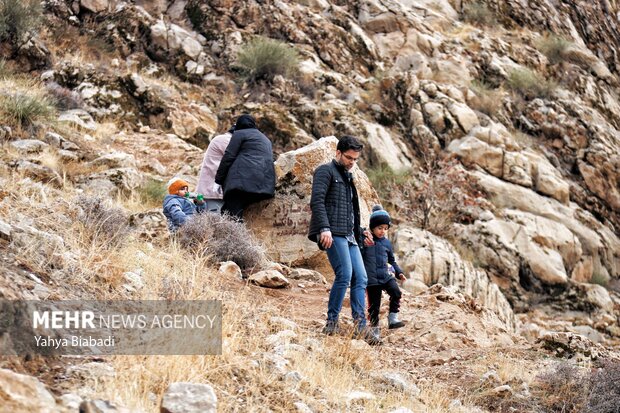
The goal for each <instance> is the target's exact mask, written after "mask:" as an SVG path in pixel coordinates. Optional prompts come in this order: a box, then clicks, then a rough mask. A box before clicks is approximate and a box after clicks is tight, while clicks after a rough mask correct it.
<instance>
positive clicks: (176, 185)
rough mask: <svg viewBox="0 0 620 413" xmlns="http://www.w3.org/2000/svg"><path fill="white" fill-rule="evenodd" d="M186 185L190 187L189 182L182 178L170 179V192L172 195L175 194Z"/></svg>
mask: <svg viewBox="0 0 620 413" xmlns="http://www.w3.org/2000/svg"><path fill="white" fill-rule="evenodd" d="M184 187H188V188H189V184H188V183H187V182H186V181H184V180H182V179H181V178H172V179H171V180H169V181H168V193H169V194H171V195H175V194H176V193H177V192H179V191H180V190H181V189H183V188H184Z"/></svg>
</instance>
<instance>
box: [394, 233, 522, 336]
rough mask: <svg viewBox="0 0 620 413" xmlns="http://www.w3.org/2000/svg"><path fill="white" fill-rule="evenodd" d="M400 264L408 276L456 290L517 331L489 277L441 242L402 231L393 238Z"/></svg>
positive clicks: (501, 297) (501, 296)
mask: <svg viewBox="0 0 620 413" xmlns="http://www.w3.org/2000/svg"><path fill="white" fill-rule="evenodd" d="M394 249H395V251H396V253H397V255H398V263H399V265H400V266H401V268H402V269H403V271H404V272H405V274H406V276H407V277H408V278H410V279H413V280H418V281H422V282H424V284H426V285H428V286H430V285H433V284H437V283H439V284H443V285H447V286H455V287H458V289H459V290H460V291H461V292H463V293H464V294H468V295H470V296H472V297H474V298H476V299H477V300H478V301H479V302H480V303H481V304H482V305H484V306H485V307H487V308H488V309H489V310H491V311H493V312H495V313H496V314H497V316H498V317H499V318H500V319H501V320H502V322H504V323H505V324H506V326H507V328H509V329H510V330H513V329H514V328H515V318H514V314H513V312H512V308H511V306H510V304H509V302H508V300H506V297H505V296H504V294H503V293H502V292H501V291H500V289H499V288H498V287H497V285H495V284H494V283H493V282H492V281H491V280H490V279H489V277H488V276H487V274H486V273H485V272H484V271H482V270H480V269H476V268H474V267H473V265H472V264H471V263H469V262H466V261H464V260H463V259H462V258H461V257H460V256H459V254H458V253H457V252H456V251H455V250H454V247H452V245H450V243H448V242H447V241H445V240H443V239H442V238H439V237H436V236H434V235H433V234H431V233H429V232H426V231H423V230H419V229H415V228H407V227H400V228H399V229H398V230H397V231H396V232H395V234H394Z"/></svg>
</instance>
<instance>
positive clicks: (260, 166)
mask: <svg viewBox="0 0 620 413" xmlns="http://www.w3.org/2000/svg"><path fill="white" fill-rule="evenodd" d="M215 183H216V184H219V185H221V186H222V188H223V189H224V205H223V206H222V213H228V214H230V215H232V216H235V217H237V218H239V219H243V210H244V209H245V208H246V207H247V206H248V205H250V204H252V203H254V202H258V201H261V200H263V199H269V198H273V196H274V194H275V188H276V172H275V168H274V166H273V151H272V146H271V141H270V140H269V139H268V138H267V137H266V136H265V135H263V134H262V133H261V132H260V131H259V130H258V129H257V127H256V121H255V120H254V118H253V117H252V116H250V115H241V116H239V118H238V119H237V122H236V123H235V130H234V132H233V135H232V138H231V139H230V143H229V144H228V147H226V152H225V153H224V157H223V158H222V161H221V162H220V166H219V168H218V169H217V173H216V174H215Z"/></svg>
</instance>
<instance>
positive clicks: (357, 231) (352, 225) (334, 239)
mask: <svg viewBox="0 0 620 413" xmlns="http://www.w3.org/2000/svg"><path fill="white" fill-rule="evenodd" d="M362 148H363V145H362V144H361V143H360V142H359V140H357V139H356V138H354V137H352V136H343V137H342V138H341V139H340V141H339V142H338V146H337V147H336V158H335V159H334V160H332V161H331V162H329V163H326V164H324V165H321V166H319V167H318V168H317V169H316V170H315V172H314V178H313V181H312V197H311V199H310V208H311V210H312V217H311V218H310V229H309V231H308V238H309V239H311V240H312V241H314V242H316V243H317V244H318V245H319V248H320V249H322V250H326V252H327V257H328V259H329V263H330V264H331V266H332V268H333V270H334V274H335V279H334V283H333V285H332V288H331V291H330V293H329V302H328V304H327V323H326V324H325V328H324V329H323V332H324V333H326V334H334V333H336V332H338V331H339V328H338V317H339V315H340V310H341V309H342V302H343V300H344V296H345V293H346V291H347V288H348V287H349V283H350V284H351V312H352V314H353V320H354V322H355V326H356V333H357V334H358V335H359V336H361V337H363V338H364V339H366V340H367V341H368V342H369V343H370V344H380V340H379V338H378V336H375V335H373V332H372V330H369V329H367V328H366V317H365V315H364V314H365V310H366V296H365V294H366V283H367V276H366V270H365V269H364V262H363V260H362V255H361V252H360V248H359V243H360V242H363V237H364V236H367V237H369V234H367V233H364V234H362V228H361V227H360V208H359V198H358V196H357V190H356V188H355V184H354V183H353V175H352V174H351V172H350V170H351V168H353V166H354V165H355V163H356V162H357V160H358V158H359V156H360V154H361V151H362Z"/></svg>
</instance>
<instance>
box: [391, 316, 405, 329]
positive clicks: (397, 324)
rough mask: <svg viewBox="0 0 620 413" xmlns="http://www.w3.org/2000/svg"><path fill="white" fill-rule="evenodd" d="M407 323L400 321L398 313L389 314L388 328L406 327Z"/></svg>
mask: <svg viewBox="0 0 620 413" xmlns="http://www.w3.org/2000/svg"><path fill="white" fill-rule="evenodd" d="M404 326H405V323H404V322H402V321H400V320H399V319H398V313H390V314H388V328H389V329H390V330H391V329H394V328H401V327H404Z"/></svg>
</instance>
